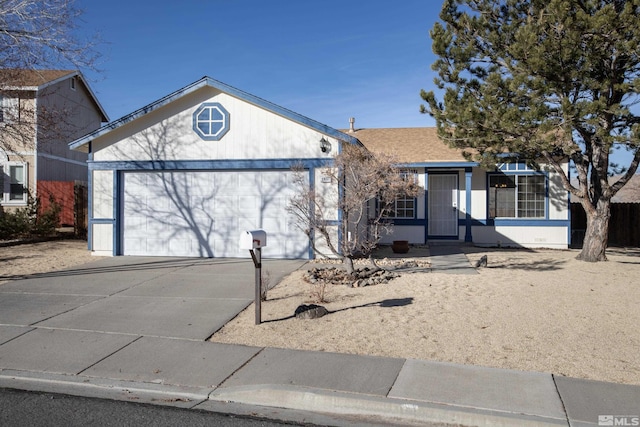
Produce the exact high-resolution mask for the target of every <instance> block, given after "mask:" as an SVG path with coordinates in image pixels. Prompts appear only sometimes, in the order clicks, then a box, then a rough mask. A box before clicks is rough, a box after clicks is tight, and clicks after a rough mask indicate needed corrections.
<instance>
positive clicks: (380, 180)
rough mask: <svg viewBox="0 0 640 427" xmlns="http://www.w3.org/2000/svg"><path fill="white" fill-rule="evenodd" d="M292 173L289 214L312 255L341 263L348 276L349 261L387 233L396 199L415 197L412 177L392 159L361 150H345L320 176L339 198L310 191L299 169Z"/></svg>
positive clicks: (416, 189)
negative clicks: (304, 236)
mask: <svg viewBox="0 0 640 427" xmlns="http://www.w3.org/2000/svg"><path fill="white" fill-rule="evenodd" d="M295 171H296V179H295V185H296V186H297V188H298V190H297V192H296V195H295V196H294V197H292V199H291V201H290V203H289V206H288V207H287V209H288V211H289V213H290V214H292V215H293V216H294V217H295V218H296V221H297V225H298V227H299V228H300V229H301V230H303V231H304V232H305V234H306V235H307V236H308V237H309V241H310V244H311V247H312V249H313V250H314V252H315V253H316V254H318V255H320V256H323V257H330V256H333V257H337V258H340V259H342V260H343V262H344V264H345V268H346V270H347V272H348V273H350V274H351V273H353V271H354V269H353V258H354V257H356V256H370V255H371V252H372V250H373V249H375V247H376V246H377V245H378V243H379V241H380V238H381V237H382V235H383V233H388V232H390V231H391V227H392V225H393V224H392V221H391V220H390V219H389V217H390V216H391V215H390V214H391V213H392V211H393V207H394V205H395V201H396V199H397V198H398V197H416V196H417V195H418V192H419V187H418V185H417V183H416V182H415V180H414V179H413V175H412V174H406V173H405V172H404V171H403V170H402V169H401V168H400V167H398V165H397V162H395V161H394V159H393V158H392V157H391V156H388V155H382V154H373V153H371V152H369V151H367V150H366V149H365V148H364V147H360V146H354V145H347V144H345V145H344V146H343V149H342V151H341V152H340V153H339V154H338V155H336V156H335V162H334V165H333V167H332V168H327V169H326V170H325V172H324V174H325V177H327V178H328V179H330V180H331V184H332V188H333V189H337V198H336V193H335V192H334V191H330V192H321V191H317V190H316V189H315V188H312V187H311V186H310V185H309V184H308V183H307V180H306V174H305V171H304V170H302V169H301V168H297V169H295ZM338 212H340V213H341V215H338V214H337V213H338ZM322 244H324V245H322ZM321 245H322V246H326V250H327V251H328V252H329V253H325V252H324V251H323V249H322V246H321Z"/></svg>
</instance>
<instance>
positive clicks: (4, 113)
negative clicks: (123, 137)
mask: <svg viewBox="0 0 640 427" xmlns="http://www.w3.org/2000/svg"><path fill="white" fill-rule="evenodd" d="M108 120H109V118H108V117H107V114H106V113H105V112H104V110H103V108H102V106H101V105H100V103H99V102H98V100H97V98H96V96H95V95H94V94H93V92H92V91H91V89H90V88H89V85H88V84H87V82H86V81H85V79H84V77H83V76H82V74H80V73H79V72H78V71H69V70H15V69H0V138H1V144H0V169H1V171H2V174H1V175H0V176H1V179H2V188H3V193H2V197H1V198H0V204H1V205H2V209H4V210H5V211H7V210H12V209H14V208H19V207H25V206H26V205H27V201H28V197H29V195H31V196H33V197H36V196H43V195H44V196H45V197H44V198H46V199H47V200H48V196H49V194H51V193H53V195H54V197H56V198H57V199H59V200H61V199H63V198H68V196H69V195H68V194H60V191H64V190H62V189H63V188H64V189H66V188H69V187H68V186H67V187H65V186H60V185H55V184H58V183H71V187H70V188H71V190H73V182H74V181H83V182H86V180H87V163H86V162H87V155H86V154H85V153H82V152H77V151H76V152H72V151H70V150H69V149H68V143H69V141H73V140H74V139H76V138H78V137H80V136H82V135H85V134H86V133H87V132H91V131H93V130H95V129H97V128H99V127H100V126H101V125H102V123H104V122H107V121H108ZM45 188H47V191H44V189H45ZM43 193H46V194H43ZM71 196H73V194H71ZM41 198H42V197H41ZM59 200H58V201H59ZM65 208H68V209H72V208H73V206H65ZM67 216H68V215H67Z"/></svg>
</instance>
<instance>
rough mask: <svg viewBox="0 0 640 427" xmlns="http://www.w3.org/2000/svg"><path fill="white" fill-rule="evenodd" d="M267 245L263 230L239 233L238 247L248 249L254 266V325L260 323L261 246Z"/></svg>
mask: <svg viewBox="0 0 640 427" xmlns="http://www.w3.org/2000/svg"><path fill="white" fill-rule="evenodd" d="M263 246H267V233H266V232H265V231H264V230H253V231H245V232H244V233H242V234H241V235H240V249H248V250H249V253H250V254H251V259H252V260H253V265H254V266H255V268H256V295H255V307H256V325H259V324H260V323H262V304H261V303H262V247H263Z"/></svg>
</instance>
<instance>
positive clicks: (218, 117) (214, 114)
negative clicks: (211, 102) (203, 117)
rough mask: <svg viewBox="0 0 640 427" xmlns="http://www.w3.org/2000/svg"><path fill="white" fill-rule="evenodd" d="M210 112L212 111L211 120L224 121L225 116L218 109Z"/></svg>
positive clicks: (212, 109)
mask: <svg viewBox="0 0 640 427" xmlns="http://www.w3.org/2000/svg"><path fill="white" fill-rule="evenodd" d="M210 111H211V120H224V116H223V115H222V112H221V111H220V110H218V109H217V108H211V109H210Z"/></svg>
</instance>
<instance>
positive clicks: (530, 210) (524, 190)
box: [518, 175, 545, 218]
mask: <svg viewBox="0 0 640 427" xmlns="http://www.w3.org/2000/svg"><path fill="white" fill-rule="evenodd" d="M544 196H545V177H544V176H542V175H530V176H520V177H518V217H519V218H543V217H544V212H545V209H544V206H545V203H544Z"/></svg>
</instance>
